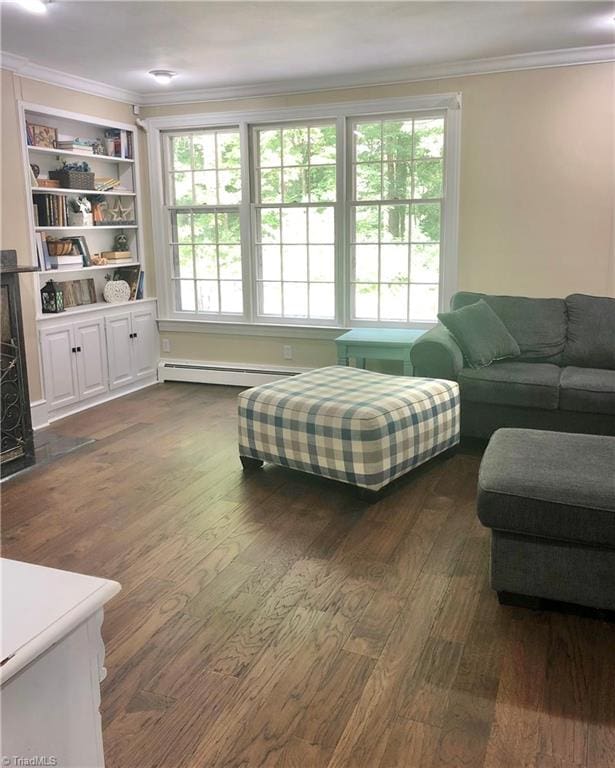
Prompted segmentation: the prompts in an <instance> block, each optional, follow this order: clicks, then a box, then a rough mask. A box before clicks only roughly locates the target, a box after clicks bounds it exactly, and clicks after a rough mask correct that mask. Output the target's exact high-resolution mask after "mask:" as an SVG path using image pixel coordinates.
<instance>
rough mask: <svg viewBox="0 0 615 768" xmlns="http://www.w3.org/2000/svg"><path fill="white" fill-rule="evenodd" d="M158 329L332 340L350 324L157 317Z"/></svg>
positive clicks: (425, 325) (424, 327) (428, 325)
mask: <svg viewBox="0 0 615 768" xmlns="http://www.w3.org/2000/svg"><path fill="white" fill-rule="evenodd" d="M435 325H436V323H435V322H434V323H414V324H413V325H411V326H408V325H400V324H395V323H391V324H390V325H388V326H386V327H389V328H394V327H397V328H415V329H417V330H419V329H420V330H426V331H427V330H429V329H430V328H433V327H434V326H435ZM352 327H353V328H361V327H363V328H366V327H367V328H374V327H375V328H378V327H384V326H379V325H378V324H374V323H372V324H367V323H357V324H355V325H353V326H352ZM158 328H159V330H160V331H164V332H167V333H210V334H214V335H228V336H256V337H261V338H262V337H277V338H280V337H283V338H287V339H314V340H316V341H333V340H334V339H336V338H337V337H338V336H341V335H342V334H343V333H346V331H348V330H350V327H348V328H347V327H343V326H331V325H296V324H292V325H291V324H283V323H240V322H233V321H219V320H192V319H191V320H188V319H178V318H166V319H163V318H159V319H158Z"/></svg>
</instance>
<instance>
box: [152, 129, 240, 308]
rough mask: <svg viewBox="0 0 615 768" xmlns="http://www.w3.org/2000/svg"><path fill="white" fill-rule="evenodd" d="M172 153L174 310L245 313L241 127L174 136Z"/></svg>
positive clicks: (169, 194)
mask: <svg viewBox="0 0 615 768" xmlns="http://www.w3.org/2000/svg"><path fill="white" fill-rule="evenodd" d="M168 154H169V157H168V168H169V170H168V186H167V197H168V208H169V212H170V218H171V222H170V223H171V227H170V231H171V243H170V246H171V259H172V273H171V279H172V281H173V296H174V302H175V310H176V311H179V312H182V311H183V312H199V313H206V314H212V315H242V314H243V287H242V266H241V236H240V213H239V211H240V208H239V205H240V202H241V159H240V137H239V130H237V129H230V128H229V129H216V130H200V131H198V132H194V133H182V134H176V135H171V136H170V137H169V143H168Z"/></svg>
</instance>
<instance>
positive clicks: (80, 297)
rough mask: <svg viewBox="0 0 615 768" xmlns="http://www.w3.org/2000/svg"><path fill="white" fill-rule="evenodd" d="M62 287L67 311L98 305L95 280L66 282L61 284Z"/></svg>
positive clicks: (86, 279) (85, 279) (89, 278)
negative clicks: (88, 305)
mask: <svg viewBox="0 0 615 768" xmlns="http://www.w3.org/2000/svg"><path fill="white" fill-rule="evenodd" d="M61 286H62V291H63V293H64V307H65V308H66V309H69V308H70V307H82V306H85V305H87V304H96V287H95V285H94V279H93V278H91V277H87V278H84V279H81V280H65V281H63V282H62V283H61Z"/></svg>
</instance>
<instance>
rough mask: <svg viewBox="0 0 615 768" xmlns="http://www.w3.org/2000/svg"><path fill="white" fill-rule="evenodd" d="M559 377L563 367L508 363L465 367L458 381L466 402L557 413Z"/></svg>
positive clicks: (462, 397)
mask: <svg viewBox="0 0 615 768" xmlns="http://www.w3.org/2000/svg"><path fill="white" fill-rule="evenodd" d="M559 378H560V368H559V366H557V365H552V364H551V363H518V362H508V361H504V362H502V363H493V364H492V365H488V366H487V367H486V368H479V369H473V368H463V369H462V370H461V372H460V373H459V378H458V381H459V387H460V390H461V399H462V400H471V401H473V402H477V403H492V404H495V405H519V406H522V407H524V408H546V409H549V410H555V409H556V408H557V407H558V404H559Z"/></svg>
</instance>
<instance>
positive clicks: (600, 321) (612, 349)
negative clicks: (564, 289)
mask: <svg viewBox="0 0 615 768" xmlns="http://www.w3.org/2000/svg"><path fill="white" fill-rule="evenodd" d="M566 306H567V307H568V340H567V341H566V348H565V349H564V355H563V360H562V363H563V365H575V366H579V367H582V368H610V369H611V370H615V299H610V298H608V297H607V296H585V295H583V294H582V293H573V294H572V295H571V296H568V297H567V298H566Z"/></svg>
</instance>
